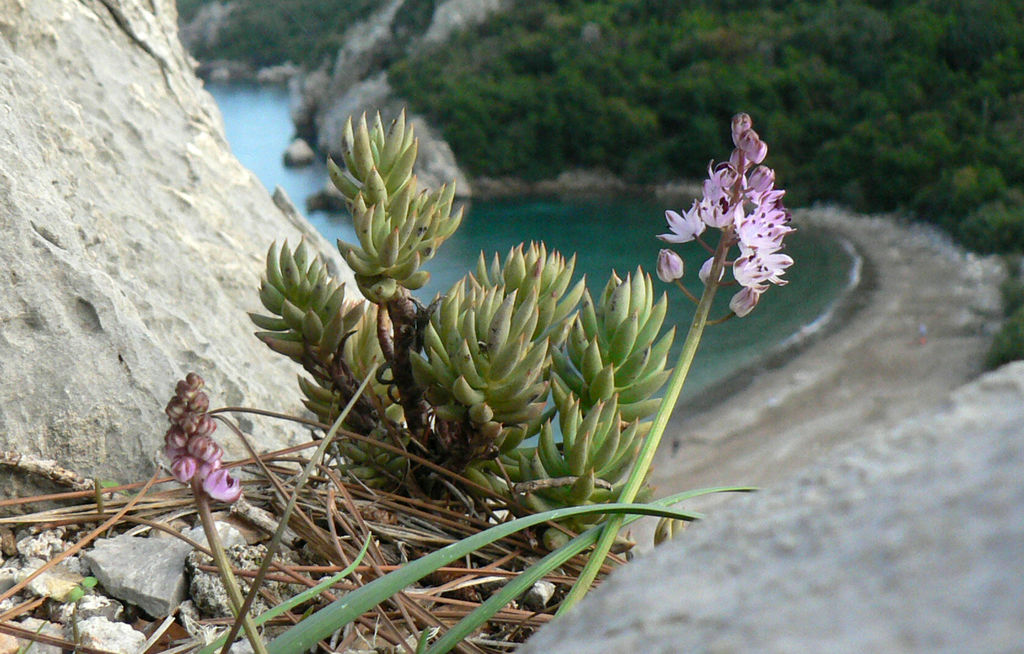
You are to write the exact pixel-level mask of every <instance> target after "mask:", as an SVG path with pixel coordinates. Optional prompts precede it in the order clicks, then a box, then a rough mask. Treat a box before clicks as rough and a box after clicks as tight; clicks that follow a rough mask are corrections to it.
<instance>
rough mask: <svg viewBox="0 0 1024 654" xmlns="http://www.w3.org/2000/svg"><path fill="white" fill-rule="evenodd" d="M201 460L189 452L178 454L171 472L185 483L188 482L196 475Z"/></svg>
mask: <svg viewBox="0 0 1024 654" xmlns="http://www.w3.org/2000/svg"><path fill="white" fill-rule="evenodd" d="M198 468H199V462H198V461H196V460H195V459H194V458H192V457H190V456H188V455H187V454H184V455H181V456H178V457H177V458H176V459H175V460H174V463H172V464H171V474H173V475H174V478H175V479H177V480H178V481H180V482H181V483H183V484H187V483H188V482H190V481H191V480H192V477H194V476H195V474H196V470H197V469H198Z"/></svg>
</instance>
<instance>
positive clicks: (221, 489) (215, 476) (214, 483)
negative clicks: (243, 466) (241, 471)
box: [203, 468, 242, 504]
mask: <svg viewBox="0 0 1024 654" xmlns="http://www.w3.org/2000/svg"><path fill="white" fill-rule="evenodd" d="M203 490H204V491H206V494H207V495H209V496H210V497H211V498H213V499H215V500H219V501H221V502H227V503H228V504H231V503H232V502H235V501H237V500H238V498H239V497H241V496H242V485H241V484H240V483H238V480H237V479H235V478H234V477H232V476H231V475H229V474H228V471H227V470H225V469H224V468H221V469H219V470H214V471H213V472H211V473H210V474H209V475H208V476H207V477H206V479H204V480H203Z"/></svg>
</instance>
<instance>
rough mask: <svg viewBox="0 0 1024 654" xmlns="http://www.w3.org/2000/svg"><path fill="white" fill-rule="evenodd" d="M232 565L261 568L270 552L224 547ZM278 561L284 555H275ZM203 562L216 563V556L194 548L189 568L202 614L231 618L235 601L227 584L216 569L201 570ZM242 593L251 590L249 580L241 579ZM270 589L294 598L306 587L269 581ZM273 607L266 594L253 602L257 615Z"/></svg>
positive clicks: (257, 547)
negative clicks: (228, 591) (214, 557)
mask: <svg viewBox="0 0 1024 654" xmlns="http://www.w3.org/2000/svg"><path fill="white" fill-rule="evenodd" d="M224 552H225V554H227V557H228V560H229V561H230V562H231V565H232V567H234V568H236V569H239V570H257V569H259V567H260V564H262V563H263V559H264V557H266V555H267V548H266V546H265V545H234V546H232V547H225V548H224ZM274 558H275V560H281V556H280V555H275V556H274ZM201 565H213V559H211V558H210V557H209V556H207V555H206V554H203V553H202V552H199V551H193V552H192V553H191V554H189V555H188V556H187V557H186V559H185V569H186V571H187V572H188V575H189V578H190V581H189V596H190V597H191V598H192V602H193V603H194V604H195V607H196V609H198V610H199V613H200V614H202V615H203V616H205V617H221V618H223V617H230V616H231V615H232V613H231V602H230V600H229V599H228V596H227V592H226V591H225V590H224V583H223V582H222V581H221V578H220V576H219V575H218V574H217V573H215V572H206V571H204V570H200V569H199V566H201ZM239 584H240V585H241V587H242V593H243V594H244V593H247V592H248V591H249V586H248V583H247V582H246V580H244V579H239ZM266 588H267V589H268V590H270V592H272V593H275V594H276V595H278V596H280V597H291V596H292V595H295V594H296V593H298V592H300V591H301V590H302V589H301V588H299V587H297V586H294V585H291V586H289V585H287V584H282V583H280V582H268V583H267V584H266ZM268 608H269V607H268V606H267V604H266V601H265V600H264V598H263V597H261V596H259V595H257V597H256V600H255V601H254V602H253V612H254V614H256V615H259V614H260V613H263V612H264V611H266V610H267V609H268Z"/></svg>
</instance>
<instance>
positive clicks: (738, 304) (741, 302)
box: [729, 286, 766, 318]
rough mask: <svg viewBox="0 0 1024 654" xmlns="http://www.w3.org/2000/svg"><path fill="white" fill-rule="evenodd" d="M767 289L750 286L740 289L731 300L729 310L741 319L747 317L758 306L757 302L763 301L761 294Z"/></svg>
mask: <svg viewBox="0 0 1024 654" xmlns="http://www.w3.org/2000/svg"><path fill="white" fill-rule="evenodd" d="M765 288H766V287H764V286H748V287H745V288H742V289H740V291H739V292H738V293H736V294H735V295H733V296H732V299H731V300H729V308H730V309H731V310H732V312H733V313H735V314H736V315H737V316H738V317H740V318H742V317H744V316H746V315H747V314H748V313H750V312H751V311H753V310H754V307H756V306H757V301H758V300H760V299H761V293H763V292H764V290H765Z"/></svg>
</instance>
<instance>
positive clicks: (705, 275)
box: [697, 257, 725, 286]
mask: <svg viewBox="0 0 1024 654" xmlns="http://www.w3.org/2000/svg"><path fill="white" fill-rule="evenodd" d="M714 263H715V258H714V257H709V258H708V260H707V261H705V262H704V264H703V265H701V267H700V270H698V271H697V277H699V278H700V281H702V282H704V285H705V286H707V283H708V279H709V278H710V277H711V266H712V265H714ZM724 276H725V266H723V267H722V269H721V270H719V271H718V281H722V277H724Z"/></svg>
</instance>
